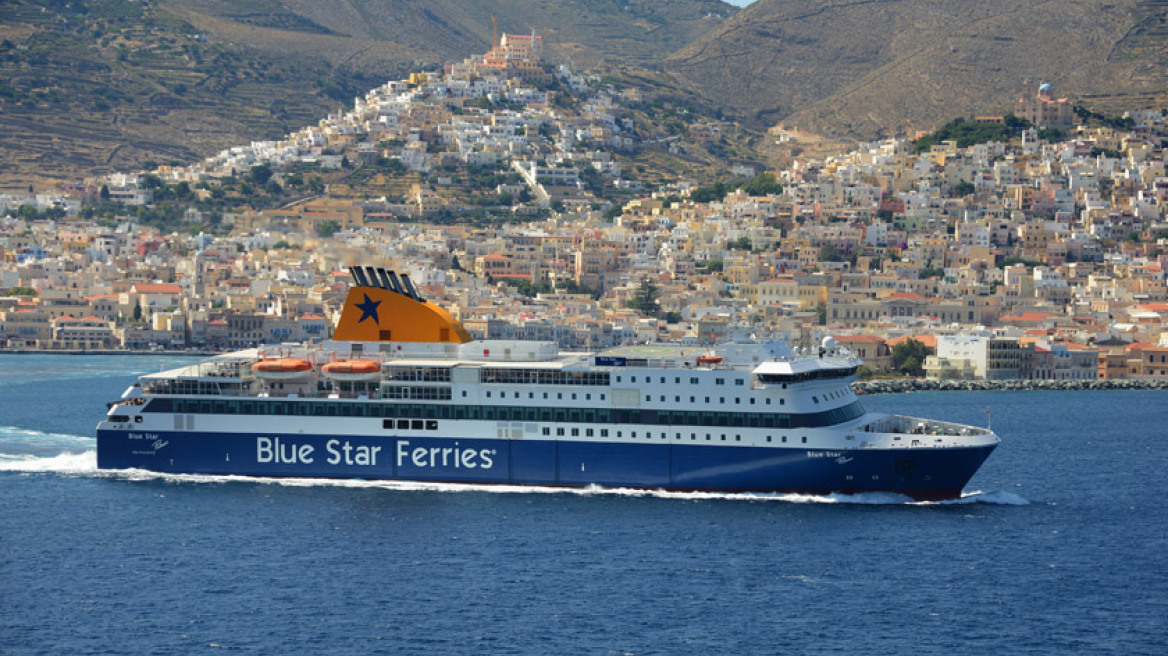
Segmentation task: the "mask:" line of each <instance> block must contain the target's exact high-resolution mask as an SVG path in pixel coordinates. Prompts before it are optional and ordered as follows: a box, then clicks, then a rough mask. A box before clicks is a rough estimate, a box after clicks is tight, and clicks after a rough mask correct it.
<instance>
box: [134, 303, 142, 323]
mask: <svg viewBox="0 0 1168 656" xmlns="http://www.w3.org/2000/svg"><path fill="white" fill-rule="evenodd" d="M141 320H142V306H141V305H135V306H134V321H141Z"/></svg>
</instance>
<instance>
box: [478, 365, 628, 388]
mask: <svg viewBox="0 0 1168 656" xmlns="http://www.w3.org/2000/svg"><path fill="white" fill-rule="evenodd" d="M479 380H480V381H482V382H484V383H510V384H516V383H520V384H527V383H530V384H532V385H591V386H594V387H606V386H608V384H609V374H608V372H607V371H566V370H564V369H511V368H507V369H503V368H497V367H483V368H482V369H480V370H479Z"/></svg>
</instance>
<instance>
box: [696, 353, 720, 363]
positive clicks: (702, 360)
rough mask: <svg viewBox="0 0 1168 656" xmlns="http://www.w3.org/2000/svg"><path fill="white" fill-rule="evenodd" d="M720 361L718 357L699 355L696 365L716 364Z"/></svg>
mask: <svg viewBox="0 0 1168 656" xmlns="http://www.w3.org/2000/svg"><path fill="white" fill-rule="evenodd" d="M721 361H722V356H720V355H699V356H698V364H718V363H719V362H721Z"/></svg>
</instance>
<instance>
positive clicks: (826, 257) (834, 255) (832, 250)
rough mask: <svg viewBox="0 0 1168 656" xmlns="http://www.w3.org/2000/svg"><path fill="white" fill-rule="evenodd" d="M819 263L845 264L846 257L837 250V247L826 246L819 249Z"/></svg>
mask: <svg viewBox="0 0 1168 656" xmlns="http://www.w3.org/2000/svg"><path fill="white" fill-rule="evenodd" d="M819 261H820V262H843V261H844V256H843V255H840V252H839V251H838V250H836V247H835V246H834V245H832V244H824V245H823V246H822V247H821V248H820V249H819Z"/></svg>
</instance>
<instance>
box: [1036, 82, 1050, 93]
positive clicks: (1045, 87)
mask: <svg viewBox="0 0 1168 656" xmlns="http://www.w3.org/2000/svg"><path fill="white" fill-rule="evenodd" d="M1052 89H1054V87H1052V86H1050V82H1043V83H1042V84H1040V85H1038V90H1039V91H1050V90H1052Z"/></svg>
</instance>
